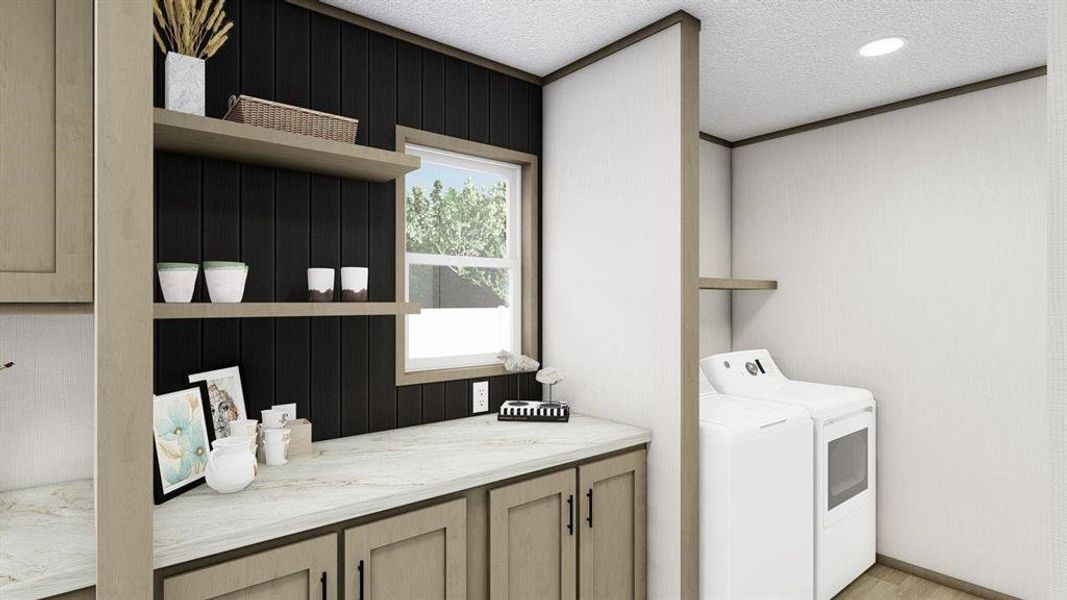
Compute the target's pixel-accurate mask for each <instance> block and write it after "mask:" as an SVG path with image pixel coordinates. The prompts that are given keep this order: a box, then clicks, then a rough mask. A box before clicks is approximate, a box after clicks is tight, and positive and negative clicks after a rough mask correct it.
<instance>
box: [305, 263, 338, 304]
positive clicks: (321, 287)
mask: <svg viewBox="0 0 1067 600" xmlns="http://www.w3.org/2000/svg"><path fill="white" fill-rule="evenodd" d="M333 280H334V276H333V269H324V268H319V267H312V268H310V269H308V300H310V301H311V302H333Z"/></svg>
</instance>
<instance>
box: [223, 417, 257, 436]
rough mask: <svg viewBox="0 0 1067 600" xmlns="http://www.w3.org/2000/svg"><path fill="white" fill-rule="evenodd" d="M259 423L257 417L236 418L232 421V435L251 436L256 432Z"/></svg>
mask: <svg viewBox="0 0 1067 600" xmlns="http://www.w3.org/2000/svg"><path fill="white" fill-rule="evenodd" d="M257 423H259V421H257V420H255V419H234V420H232V421H230V435H244V436H250V435H252V434H253V433H255V432H256V424H257Z"/></svg>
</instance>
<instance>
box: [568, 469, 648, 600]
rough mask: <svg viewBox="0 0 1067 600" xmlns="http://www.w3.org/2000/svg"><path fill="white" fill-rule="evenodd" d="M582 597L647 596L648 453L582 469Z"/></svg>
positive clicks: (580, 559) (580, 556)
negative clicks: (646, 493) (646, 501)
mask: <svg viewBox="0 0 1067 600" xmlns="http://www.w3.org/2000/svg"><path fill="white" fill-rule="evenodd" d="M578 490H579V493H580V494H581V497H582V509H583V513H582V514H583V518H582V521H581V532H580V534H581V535H580V538H579V544H578V546H579V549H580V550H579V560H578V563H579V564H580V565H581V569H580V570H579V574H578V595H579V596H581V597H582V598H644V597H645V591H646V588H645V451H644V450H641V451H638V452H631V453H629V454H622V455H619V456H615V457H612V458H608V459H604V460H601V461H597V462H594V463H589V464H586V465H581V466H579V467H578Z"/></svg>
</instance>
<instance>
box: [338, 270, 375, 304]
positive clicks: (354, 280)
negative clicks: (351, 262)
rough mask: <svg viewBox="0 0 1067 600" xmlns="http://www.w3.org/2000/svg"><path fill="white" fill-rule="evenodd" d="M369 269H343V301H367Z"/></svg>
mask: <svg viewBox="0 0 1067 600" xmlns="http://www.w3.org/2000/svg"><path fill="white" fill-rule="evenodd" d="M369 273H370V271H369V270H368V269H367V267H341V301H343V302H366V301H367V275H368V274H369Z"/></svg>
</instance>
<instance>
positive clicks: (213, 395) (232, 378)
mask: <svg viewBox="0 0 1067 600" xmlns="http://www.w3.org/2000/svg"><path fill="white" fill-rule="evenodd" d="M201 381H203V382H205V383H206V384H207V400H208V404H209V405H210V407H211V412H210V414H209V415H208V416H209V417H210V419H211V427H212V429H214V431H215V439H218V438H224V437H226V436H228V435H229V434H230V432H229V424H230V421H233V420H235V419H246V418H248V413H247V412H245V395H244V390H242V389H241V371H240V369H238V368H237V367H227V368H225V369H216V370H214V371H207V372H204V373H193V374H192V375H190V376H189V383H197V382H201Z"/></svg>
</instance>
